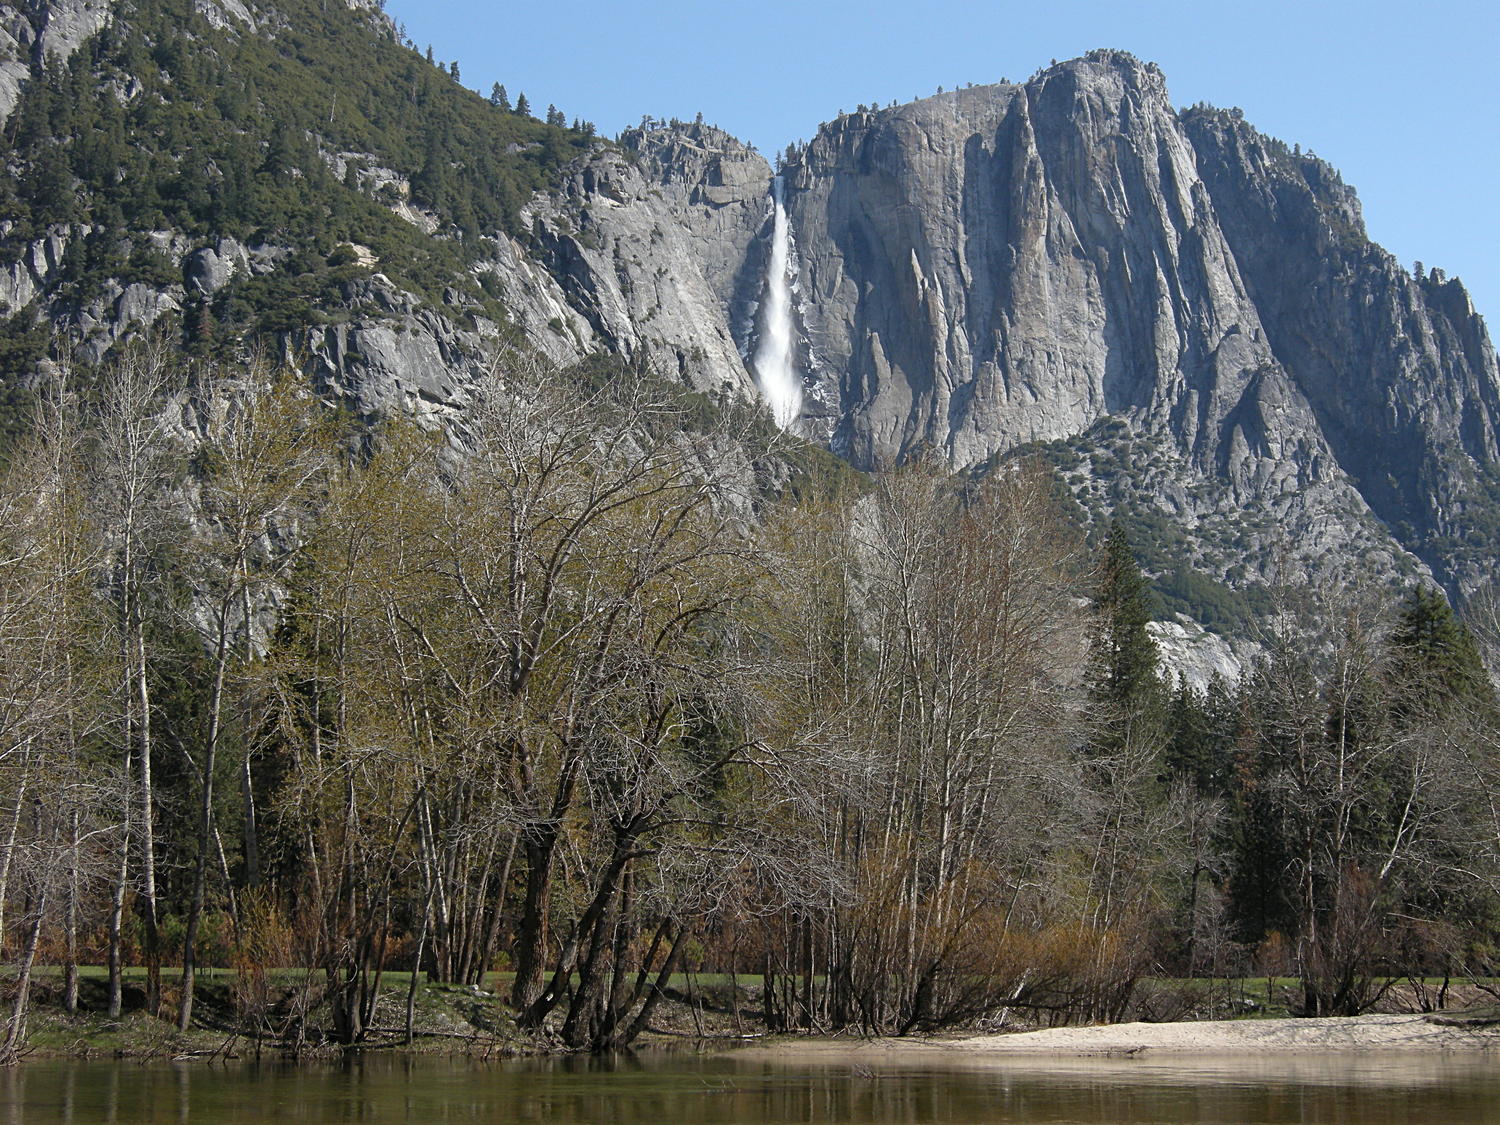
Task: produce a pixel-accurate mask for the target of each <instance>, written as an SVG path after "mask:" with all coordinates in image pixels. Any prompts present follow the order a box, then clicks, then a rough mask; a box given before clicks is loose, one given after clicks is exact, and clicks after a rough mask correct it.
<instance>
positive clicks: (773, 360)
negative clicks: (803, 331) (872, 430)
mask: <svg viewBox="0 0 1500 1125" xmlns="http://www.w3.org/2000/svg"><path fill="white" fill-rule="evenodd" d="M771 197H772V199H774V200H775V204H776V215H775V218H774V220H773V222H772V227H771V267H770V272H769V274H768V276H767V277H766V303H765V309H764V311H765V316H764V318H763V320H762V324H761V336H760V341H759V343H758V344H757V345H756V348H755V361H754V363H755V378H756V380H757V381H758V382H759V383H760V393H761V397H763V398H764V399H765V400H766V404H767V405H768V406H770V408H771V416H772V417H773V418H775V419H776V424H777V425H778V426H780V427H781V428H782V429H783V430H790V429H792V428H793V427H794V426H795V425H796V422H797V415H798V413H799V412H800V411H801V410H802V380H801V379H799V378H798V377H797V371H796V369H795V368H794V367H793V365H792V292H791V275H790V270H791V242H792V235H791V231H790V229H789V228H788V226H787V221H786V208H785V207H784V206H783V205H782V202H781V177H780V176H777V177H776V178H775V179H773V180H772V181H771Z"/></svg>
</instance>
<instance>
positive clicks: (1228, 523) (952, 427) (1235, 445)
mask: <svg viewBox="0 0 1500 1125" xmlns="http://www.w3.org/2000/svg"><path fill="white" fill-rule="evenodd" d="M784 173H785V177H786V181H787V200H788V209H789V211H790V212H791V216H792V221H793V224H794V226H795V228H796V230H797V235H798V248H799V251H800V255H801V277H802V279H803V286H802V306H801V314H802V323H803V326H804V328H805V333H806V338H807V342H808V345H809V354H810V357H811V362H810V364H809V375H808V378H809V380H810V382H811V383H812V384H813V385H814V386H815V387H817V388H819V389H820V390H821V392H822V393H821V394H820V395H818V396H817V397H818V398H820V399H821V400H822V401H831V402H837V404H838V408H837V411H836V412H834V413H831V414H829V415H828V416H826V417H810V418H809V419H808V425H809V426H810V427H813V428H814V429H815V430H816V431H817V432H819V433H821V434H823V435H824V436H825V437H826V439H827V440H828V441H829V442H830V443H831V444H832V446H833V448H835V449H836V450H838V451H840V452H842V453H844V454H845V455H846V456H848V457H850V458H851V459H852V460H853V461H855V463H856V464H860V465H863V466H867V467H872V468H878V467H884V466H889V465H892V464H895V463H897V462H899V461H900V460H902V459H903V458H906V457H910V456H912V455H913V454H915V453H917V452H919V451H924V452H929V453H932V454H936V455H938V456H940V457H942V458H944V459H946V460H947V461H949V462H950V463H952V464H953V465H955V466H969V465H974V464H977V463H982V462H984V461H986V460H987V459H990V458H992V457H994V456H996V455H1003V454H1005V453H1007V452H1008V451H1011V450H1014V449H1015V448H1017V447H1018V446H1023V445H1033V446H1041V447H1043V448H1044V449H1048V450H1050V451H1051V452H1052V453H1054V454H1055V455H1056V458H1057V459H1058V460H1059V461H1060V463H1063V464H1065V467H1066V469H1067V470H1068V471H1069V472H1070V473H1071V477H1070V481H1071V483H1072V484H1073V487H1074V491H1075V493H1076V494H1077V495H1078V496H1079V498H1080V499H1081V500H1083V501H1084V502H1085V503H1086V504H1089V505H1091V506H1094V507H1098V508H1103V507H1107V506H1110V505H1113V504H1119V503H1126V504H1129V505H1133V506H1136V507H1137V508H1140V509H1142V510H1152V511H1154V512H1156V513H1158V514H1161V515H1165V516H1168V517H1170V518H1171V519H1172V520H1173V521H1174V522H1175V523H1177V524H1178V525H1179V526H1181V527H1182V528H1184V529H1185V530H1186V531H1187V533H1188V539H1189V543H1188V549H1189V550H1190V552H1191V554H1192V556H1193V558H1194V560H1195V561H1196V563H1197V564H1198V565H1199V566H1200V567H1201V568H1203V569H1205V570H1206V571H1207V572H1209V573H1211V574H1217V575H1219V576H1223V577H1227V578H1229V579H1230V581H1244V580H1245V579H1246V577H1247V576H1251V575H1254V574H1257V573H1259V574H1261V575H1262V576H1264V574H1265V573H1266V572H1268V571H1269V570H1270V569H1271V564H1272V562H1273V560H1274V559H1277V558H1279V559H1280V560H1281V562H1282V564H1283V569H1284V564H1285V563H1286V562H1287V561H1289V560H1290V561H1291V562H1293V563H1294V564H1295V566H1294V570H1295V571H1298V572H1300V571H1305V570H1306V569H1308V568H1312V569H1322V568H1324V567H1326V566H1330V565H1335V564H1336V563H1338V562H1339V561H1341V560H1353V559H1362V560H1363V561H1364V562H1365V563H1366V564H1373V565H1375V566H1376V568H1377V569H1382V570H1384V569H1389V568H1392V567H1394V568H1398V569H1408V570H1410V569H1413V568H1418V569H1421V568H1425V567H1429V566H1430V567H1433V568H1435V569H1436V571H1437V573H1438V574H1439V575H1440V576H1441V577H1443V578H1444V579H1445V580H1448V581H1450V582H1465V581H1470V580H1473V579H1475V578H1477V577H1478V575H1479V571H1480V569H1481V568H1482V562H1483V560H1482V559H1481V558H1480V557H1479V555H1480V554H1481V552H1480V551H1477V550H1475V549H1474V548H1476V547H1478V546H1480V545H1481V543H1483V544H1484V545H1487V543H1488V540H1487V539H1485V537H1484V529H1485V528H1486V527H1488V523H1487V521H1488V520H1489V518H1490V511H1491V507H1490V501H1489V499H1488V490H1487V488H1486V485H1487V483H1488V481H1489V480H1490V477H1489V473H1490V471H1491V470H1490V466H1491V465H1492V464H1493V462H1494V458H1495V456H1496V425H1497V421H1500V413H1497V412H1500V371H1497V367H1496V361H1495V354H1494V350H1493V348H1492V347H1491V345H1490V343H1489V340H1488V337H1487V335H1486V332H1485V328H1484V325H1483V322H1482V321H1481V320H1480V319H1479V318H1478V317H1477V316H1476V315H1475V313H1474V310H1473V309H1472V307H1471V305H1470V304H1469V301H1468V298H1467V295H1466V294H1465V293H1464V291H1463V288H1462V286H1461V285H1460V284H1459V283H1458V282H1456V281H1447V280H1443V279H1442V278H1441V277H1440V275H1438V274H1437V273H1434V274H1433V275H1432V276H1431V277H1427V278H1423V279H1420V280H1418V279H1414V278H1413V277H1411V276H1410V274H1408V273H1407V271H1406V270H1404V269H1403V268H1402V267H1400V266H1399V265H1398V264H1397V263H1396V262H1395V261H1394V259H1392V258H1391V256H1390V255H1388V254H1386V253H1385V252H1384V251H1382V250H1381V249H1380V248H1379V247H1377V246H1375V245H1373V244H1372V243H1370V242H1369V240H1368V239H1367V238H1366V236H1365V233H1364V228H1363V224H1362V221H1361V218H1360V214H1359V205H1358V201H1357V199H1356V197H1355V196H1354V193H1353V192H1352V191H1351V190H1350V189H1348V188H1347V187H1345V186H1344V185H1343V184H1342V183H1341V182H1340V180H1339V178H1338V176H1337V173H1336V172H1334V171H1333V169H1331V168H1330V167H1328V166H1327V165H1326V164H1324V163H1322V162H1321V161H1319V160H1317V159H1316V158H1313V157H1310V156H1308V157H1304V156H1302V155H1300V153H1298V154H1294V153H1293V152H1291V151H1289V150H1288V149H1287V148H1286V146H1284V145H1282V144H1281V143H1280V142H1277V141H1274V140H1271V139H1269V138H1265V137H1262V136H1260V135H1259V134H1257V133H1255V132H1254V130H1252V129H1251V128H1250V127H1249V126H1248V125H1246V124H1245V123H1244V122H1243V121H1242V120H1241V119H1240V118H1239V116H1238V115H1237V114H1234V113H1226V112H1222V111H1216V110H1211V109H1207V108H1202V107H1200V108H1195V109H1192V110H1189V111H1186V112H1183V113H1179V112H1178V111H1177V110H1175V109H1174V108H1173V106H1172V103H1171V101H1170V99H1169V97H1168V93H1167V87H1166V84H1165V81H1164V78H1163V76H1162V74H1161V73H1160V71H1159V70H1158V69H1157V68H1156V67H1155V66H1153V65H1151V64H1149V63H1142V62H1139V61H1138V60H1136V59H1134V58H1133V57H1131V56H1129V55H1126V54H1123V53H1119V52H1111V51H1099V52H1094V53H1092V54H1090V55H1089V56H1088V57H1086V58H1084V59H1079V60H1075V61H1072V62H1068V63H1063V64H1060V65H1055V66H1053V67H1051V68H1049V69H1047V70H1044V71H1042V72H1040V73H1039V74H1038V75H1036V76H1035V77H1034V78H1033V79H1031V80H1030V81H1029V82H1027V83H1025V84H1023V85H1001V86H987V87H974V88H970V89H965V90H955V91H953V92H951V93H947V94H942V95H938V96H936V97H933V98H927V99H924V100H921V101H918V102H915V103H912V104H909V105H905V106H900V107H896V108H892V109H888V110H882V111H871V112H862V113H857V114H852V115H846V116H843V117H841V118H839V119H838V120H837V121H834V122H832V123H830V124H827V125H825V126H824V127H823V128H822V129H821V130H820V131H819V132H818V134H817V136H816V137H815V138H814V139H813V141H812V142H811V143H810V144H809V145H808V146H807V147H806V149H805V150H804V151H802V152H800V153H798V154H795V155H794V157H793V159H792V160H791V161H790V162H789V163H788V164H787V166H786V168H785V169H784ZM1120 423H1123V425H1120ZM1476 521H1477V522H1476ZM1256 523H1259V524H1261V525H1262V528H1261V529H1260V530H1259V531H1256V530H1254V529H1253V527H1252V525H1254V524H1256ZM1247 529H1249V530H1250V534H1249V535H1248V536H1247V535H1246V531H1247ZM1413 555H1415V556H1416V557H1417V558H1420V560H1421V563H1420V564H1419V563H1417V562H1416V561H1415V560H1414V558H1413V557H1412V556H1413ZM1247 564H1248V565H1247Z"/></svg>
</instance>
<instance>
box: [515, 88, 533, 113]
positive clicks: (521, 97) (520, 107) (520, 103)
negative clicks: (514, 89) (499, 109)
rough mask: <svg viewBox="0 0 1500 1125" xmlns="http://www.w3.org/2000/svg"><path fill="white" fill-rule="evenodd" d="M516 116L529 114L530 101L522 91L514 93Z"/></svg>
mask: <svg viewBox="0 0 1500 1125" xmlns="http://www.w3.org/2000/svg"><path fill="white" fill-rule="evenodd" d="M516 116H518V117H530V116H531V103H530V102H529V101H527V100H526V94H525V93H524V92H522V93H520V94H517V95H516Z"/></svg>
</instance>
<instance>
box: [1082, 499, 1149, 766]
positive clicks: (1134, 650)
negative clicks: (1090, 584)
mask: <svg viewBox="0 0 1500 1125" xmlns="http://www.w3.org/2000/svg"><path fill="white" fill-rule="evenodd" d="M1093 605H1094V638H1093V651H1092V654H1091V656H1090V669H1089V692H1090V695H1091V696H1092V698H1093V702H1094V704H1095V708H1096V710H1097V712H1098V714H1099V717H1100V719H1101V720H1102V730H1101V733H1100V735H1099V736H1098V738H1099V744H1100V748H1101V749H1109V748H1111V747H1113V746H1115V745H1117V744H1118V743H1119V742H1120V741H1121V740H1122V739H1123V738H1124V737H1126V731H1127V729H1129V728H1137V729H1139V730H1140V731H1141V732H1142V733H1146V732H1147V731H1148V730H1149V731H1150V732H1151V733H1152V734H1153V735H1154V734H1159V733H1161V731H1160V728H1161V727H1162V726H1163V721H1164V716H1163V711H1164V698H1163V697H1164V694H1165V693H1164V690H1163V687H1162V683H1161V680H1160V679H1159V678H1158V675H1157V668H1158V662H1159V661H1158V653H1157V649H1156V642H1155V641H1153V640H1152V639H1151V634H1150V632H1149V631H1148V630H1147V628H1146V626H1147V625H1148V624H1149V623H1150V621H1151V589H1150V586H1149V585H1147V582H1146V579H1145V577H1144V576H1143V575H1142V574H1141V571H1140V567H1138V566H1137V565H1136V561H1135V555H1134V553H1133V552H1132V550H1131V546H1130V539H1129V536H1127V535H1126V533H1125V529H1124V527H1123V526H1122V525H1121V524H1120V522H1119V521H1118V520H1115V521H1113V522H1112V523H1111V524H1110V528H1109V534H1108V535H1107V536H1106V538H1105V541H1104V557H1103V559H1102V560H1101V563H1100V573H1099V586H1098V592H1097V593H1096V594H1095V595H1094V603H1093Z"/></svg>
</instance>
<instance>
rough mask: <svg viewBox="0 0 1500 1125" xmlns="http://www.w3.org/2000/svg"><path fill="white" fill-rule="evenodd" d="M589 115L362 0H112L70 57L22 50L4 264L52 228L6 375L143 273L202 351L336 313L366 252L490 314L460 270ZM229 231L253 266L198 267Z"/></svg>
mask: <svg viewBox="0 0 1500 1125" xmlns="http://www.w3.org/2000/svg"><path fill="white" fill-rule="evenodd" d="M591 133H592V127H582V126H580V127H579V128H575V129H572V130H569V129H566V128H564V127H561V126H559V125H558V124H556V111H554V123H552V124H548V123H545V122H543V121H540V120H537V119H535V118H533V117H532V116H530V115H529V113H526V112H517V111H516V109H515V107H508V106H507V107H504V108H502V107H501V106H500V105H498V104H492V102H491V101H490V100H486V99H483V98H481V97H479V96H478V95H476V94H474V93H472V92H471V91H469V90H466V89H465V88H464V87H463V86H462V85H460V83H459V81H458V76H457V75H456V74H452V73H450V72H449V71H447V70H445V69H444V68H442V67H441V66H437V65H435V64H434V63H433V61H432V60H431V59H430V58H424V56H423V55H422V53H421V52H420V51H419V50H418V49H417V48H416V47H415V46H414V45H412V44H410V43H407V42H404V41H403V40H402V39H401V37H400V35H399V33H398V32H397V31H396V29H395V28H394V27H393V26H391V25H390V24H389V23H387V22H386V21H385V20H384V18H383V17H381V16H379V15H378V14H372V12H371V11H368V10H365V9H363V8H359V7H350V6H347V5H345V4H342V3H339V4H333V5H328V4H323V3H320V2H317V0H289V2H286V3H278V4H276V5H274V6H270V7H264V8H257V9H256V10H255V14H254V15H253V16H252V15H250V13H249V11H248V10H247V9H244V8H241V7H240V6H239V5H235V4H229V5H224V6H222V7H221V6H216V5H208V6H205V5H202V4H194V3H192V2H190V0H165V2H159V0H151V2H149V3H122V4H119V5H117V6H116V9H115V12H114V18H113V20H111V21H110V22H109V23H107V24H106V25H105V26H104V28H103V29H102V30H101V31H100V32H99V33H98V34H97V35H96V36H94V37H93V38H91V39H90V40H89V41H88V42H87V43H86V44H85V45H84V46H83V48H82V49H81V50H79V51H78V52H77V53H76V54H74V55H73V56H72V57H71V58H70V59H68V60H67V61H65V62H64V61H60V60H57V59H56V58H55V57H51V56H49V57H48V58H47V59H45V60H39V61H38V62H37V63H36V64H35V65H34V66H33V73H32V75H31V78H30V80H29V81H28V82H27V83H26V84H25V86H24V88H23V93H22V95H21V98H20V101H19V104H18V106H17V107H16V109H15V111H14V112H13V114H12V115H11V118H10V120H9V121H8V122H7V125H6V128H5V130H4V131H3V134H0V158H3V160H4V161H5V164H6V167H7V168H8V169H9V171H10V173H11V175H10V176H8V177H5V178H4V180H3V182H0V212H3V214H4V215H5V221H4V227H3V230H4V237H3V239H0V265H4V266H8V267H12V268H14V267H15V266H16V265H18V264H21V263H22V262H23V259H25V258H26V257H27V256H28V255H29V254H31V252H32V247H33V246H35V245H37V244H38V243H42V244H44V245H45V244H46V240H48V239H49V238H51V239H53V241H54V243H55V244H58V245H60V246H61V247H63V248H61V249H59V250H57V251H56V256H57V257H58V259H59V260H58V261H56V262H55V263H49V265H50V268H49V269H45V276H44V278H42V279H41V281H42V283H43V288H44V290H45V300H44V301H41V302H31V303H29V304H27V303H26V302H23V301H19V300H17V299H16V298H17V297H18V296H23V295H28V294H17V293H14V292H12V294H11V301H10V303H11V304H12V305H22V304H24V305H25V307H24V308H21V309H19V311H15V312H14V315H13V316H12V318H11V319H10V321H9V322H8V324H7V326H6V329H5V334H4V337H5V338H4V364H5V366H4V369H3V371H0V375H3V376H4V377H5V379H6V380H7V386H8V387H9V388H10V393H11V394H12V396H14V392H15V389H16V385H17V383H18V382H19V381H22V380H24V378H25V377H26V376H27V375H28V374H29V373H30V371H31V370H32V369H33V368H34V366H35V363H36V361H37V359H38V358H39V357H40V356H41V355H43V354H44V353H45V352H46V351H47V350H48V348H49V347H51V346H52V344H53V338H54V333H55V331H56V328H58V327H70V328H71V329H72V330H73V332H74V333H76V334H77V335H78V336H79V337H80V338H81V340H82V342H84V343H85V344H87V343H88V342H89V340H90V338H91V336H97V334H98V333H99V332H101V331H109V332H110V333H111V336H110V337H108V338H106V339H105V340H104V341H103V342H104V343H105V344H108V343H111V342H112V336H113V334H115V332H117V331H121V330H128V329H130V328H131V325H130V323H129V320H130V319H131V318H130V317H129V315H128V313H126V314H121V313H119V311H118V310H116V309H114V308H112V307H111V306H112V305H113V303H114V300H115V298H116V297H117V296H118V295H119V294H120V292H121V290H122V289H129V287H130V286H132V285H135V284H137V283H139V284H141V285H143V286H144V287H145V288H146V290H149V291H150V292H151V294H152V298H153V299H155V300H158V301H159V300H160V299H161V298H160V297H157V296H156V294H161V293H168V294H171V293H180V294H181V296H180V297H174V298H172V300H171V305H172V309H171V311H172V314H173V315H172V316H171V318H170V319H171V320H172V322H173V323H172V326H171V330H172V331H175V332H180V333H181V338H182V343H183V345H184V347H185V348H186V349H187V350H188V351H189V352H191V353H192V354H195V355H232V354H235V353H236V349H237V348H239V347H240V346H242V345H243V344H244V343H245V342H246V340H247V339H250V338H253V337H255V336H257V335H259V336H266V335H267V334H270V336H271V337H272V338H275V337H276V336H278V335H279V336H286V335H287V334H291V333H294V332H295V331H296V330H297V329H299V328H302V327H305V326H308V325H313V324H321V323H327V322H328V321H329V320H331V319H332V320H337V319H340V318H345V319H346V318H347V317H348V316H349V306H350V304H351V302H352V300H354V296H353V292H354V291H353V290H352V289H351V285H352V284H353V283H355V282H357V281H358V280H359V279H361V278H363V277H368V276H369V275H370V274H371V273H372V272H374V271H375V270H376V269H378V270H380V271H381V272H382V273H384V274H385V275H387V276H388V277H389V278H390V279H391V280H392V281H394V282H395V283H396V285H397V286H399V287H400V288H402V289H404V290H406V291H408V292H410V293H413V294H417V295H420V296H421V297H423V298H424V299H426V300H428V301H430V302H431V303H432V304H433V305H435V306H436V305H443V304H447V305H450V306H455V308H454V311H455V312H458V311H459V307H458V306H461V305H465V304H466V305H468V306H471V307H472V308H474V309H475V310H476V311H483V312H487V313H488V314H489V315H490V316H491V317H492V318H494V319H495V320H497V321H500V322H502V323H503V322H504V321H505V319H506V314H505V310H504V308H503V306H502V305H500V304H499V302H497V301H496V300H495V299H494V294H492V293H490V292H487V291H486V290H485V289H484V288H483V287H482V286H480V284H479V282H478V281H477V280H476V279H475V277H474V276H473V275H472V274H471V273H470V272H469V270H468V267H469V266H470V265H471V264H472V263H473V261H474V260H475V258H476V257H477V256H479V255H480V253H481V247H480V238H481V235H482V234H488V235H492V236H493V235H495V234H496V233H498V232H510V233H515V232H516V230H517V223H518V214H519V210H520V208H521V206H522V205H523V204H524V203H525V202H526V201H527V200H529V199H530V198H531V196H532V194H533V193H535V192H536V191H537V190H538V189H540V188H543V187H545V186H547V185H549V184H552V183H554V182H555V181H556V180H557V178H558V177H559V176H560V174H561V171H562V169H563V168H564V166H565V165H566V164H567V163H568V162H569V161H571V160H573V159H574V158H576V157H577V156H578V154H579V153H580V151H582V150H583V149H584V148H585V147H586V146H588V145H589V143H590V140H589V137H590V134H591ZM435 236H436V237H435ZM224 239H230V240H233V241H234V242H236V243H238V244H240V245H241V246H243V247H246V248H249V249H250V251H251V255H250V256H251V258H253V259H254V263H253V265H252V264H251V263H250V262H249V261H246V262H245V263H242V264H241V266H240V268H239V269H237V270H236V269H234V263H232V262H231V263H230V264H229V265H228V266H227V267H224V268H226V269H228V270H229V271H230V273H229V276H227V277H213V276H212V269H210V270H208V271H205V273H200V274H196V275H195V274H193V273H192V271H193V265H192V263H190V262H189V261H187V260H185V255H184V252H183V250H182V247H184V246H189V247H190V246H197V245H207V246H216V245H219V244H220V243H221V240H224ZM355 247H358V248H359V249H358V250H356V249H355ZM240 253H241V254H244V251H243V250H242V251H240ZM453 287H457V291H458V292H457V293H455V292H454V291H453ZM445 291H448V297H447V299H446V300H445V297H444V294H445ZM459 294H461V296H460V295H459ZM101 299H105V300H103V301H102V302H101ZM118 319H124V320H125V321H126V323H125V324H123V325H118V326H115V325H100V324H99V323H98V322H99V321H101V320H102V321H114V320H118ZM48 321H50V322H51V323H48ZM6 426H7V429H8V430H9V431H11V432H14V429H15V426H16V422H15V420H14V419H11V420H10V421H9V422H8V423H6Z"/></svg>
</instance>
